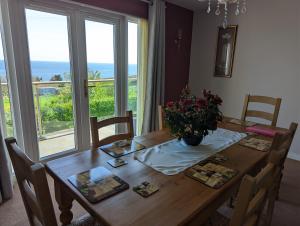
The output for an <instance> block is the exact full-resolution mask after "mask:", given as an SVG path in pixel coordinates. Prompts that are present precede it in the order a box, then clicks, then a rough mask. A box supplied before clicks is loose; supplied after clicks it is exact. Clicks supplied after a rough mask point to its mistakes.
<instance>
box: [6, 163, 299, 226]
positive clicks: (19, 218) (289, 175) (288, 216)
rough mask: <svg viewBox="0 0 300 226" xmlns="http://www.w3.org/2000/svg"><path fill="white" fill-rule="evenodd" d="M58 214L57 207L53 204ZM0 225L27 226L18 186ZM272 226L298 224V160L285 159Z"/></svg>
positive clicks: (79, 212)
mask: <svg viewBox="0 0 300 226" xmlns="http://www.w3.org/2000/svg"><path fill="white" fill-rule="evenodd" d="M49 184H50V189H51V191H53V181H52V179H49ZM54 203H55V202H54ZM72 210H73V213H74V216H75V217H78V216H80V215H83V214H84V213H85V211H84V210H83V209H82V208H81V207H80V206H79V205H78V204H77V203H74V206H73V209H72ZM55 211H56V213H57V216H58V213H59V211H58V208H57V206H56V205H55ZM0 225H1V226H28V225H29V224H28V221H27V216H26V213H25V209H24V206H23V202H22V199H21V197H20V193H19V190H18V187H17V186H16V187H15V194H14V198H13V199H12V200H9V201H7V202H6V203H4V204H2V205H1V206H0ZM272 225H273V226H299V225H300V162H298V161H294V160H287V162H286V168H285V171H284V178H283V181H282V185H281V190H280V198H279V201H278V202H277V203H276V206H275V211H274V216H273V222H272Z"/></svg>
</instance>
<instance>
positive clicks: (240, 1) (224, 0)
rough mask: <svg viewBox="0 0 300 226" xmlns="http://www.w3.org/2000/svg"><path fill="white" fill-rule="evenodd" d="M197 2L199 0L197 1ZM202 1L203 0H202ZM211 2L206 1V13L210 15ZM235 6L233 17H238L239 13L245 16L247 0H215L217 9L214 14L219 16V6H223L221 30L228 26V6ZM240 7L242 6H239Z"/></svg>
mask: <svg viewBox="0 0 300 226" xmlns="http://www.w3.org/2000/svg"><path fill="white" fill-rule="evenodd" d="M198 1H199V2H200V1H201V0H198ZM202 1H203V0H202ZM211 2H212V0H208V8H207V11H206V12H207V13H208V14H209V13H211V11H212V10H211ZM229 4H236V10H235V15H236V16H238V15H240V13H243V14H245V13H246V12H247V0H217V8H216V10H215V14H216V15H217V16H219V15H220V14H221V5H224V21H223V28H224V29H225V28H226V27H227V25H228V5H229ZM241 5H242V6H241Z"/></svg>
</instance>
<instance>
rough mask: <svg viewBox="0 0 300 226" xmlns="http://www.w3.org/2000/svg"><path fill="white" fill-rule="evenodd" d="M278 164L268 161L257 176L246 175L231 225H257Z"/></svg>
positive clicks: (276, 172)
mask: <svg viewBox="0 0 300 226" xmlns="http://www.w3.org/2000/svg"><path fill="white" fill-rule="evenodd" d="M276 174H278V166H277V165H275V164H274V163H268V164H267V166H266V167H265V168H263V169H262V170H261V171H260V172H259V173H258V174H257V176H255V177H252V176H249V175H246V176H245V177H244V178H243V180H242V183H241V185H240V189H239V192H238V195H237V201H236V205H235V208H234V211H233V215H232V218H231V220H230V223H229V225H230V226H243V225H247V226H256V225H257V224H258V222H259V221H260V218H261V213H262V211H263V209H264V206H265V204H266V200H267V198H268V194H269V191H270V190H271V189H272V186H273V181H274V180H275V175H276Z"/></svg>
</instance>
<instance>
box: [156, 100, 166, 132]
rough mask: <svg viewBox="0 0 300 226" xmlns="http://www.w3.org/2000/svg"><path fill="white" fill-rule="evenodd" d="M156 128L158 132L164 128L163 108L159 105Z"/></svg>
mask: <svg viewBox="0 0 300 226" xmlns="http://www.w3.org/2000/svg"><path fill="white" fill-rule="evenodd" d="M158 128H159V130H163V129H165V128H166V124H165V114H164V108H163V106H161V105H158Z"/></svg>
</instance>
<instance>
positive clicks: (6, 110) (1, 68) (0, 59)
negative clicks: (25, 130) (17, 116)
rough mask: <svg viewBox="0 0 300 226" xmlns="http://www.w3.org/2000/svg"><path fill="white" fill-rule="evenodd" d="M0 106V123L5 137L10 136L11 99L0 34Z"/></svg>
mask: <svg viewBox="0 0 300 226" xmlns="http://www.w3.org/2000/svg"><path fill="white" fill-rule="evenodd" d="M0 79H1V87H0V94H1V97H0V98H1V100H0V108H1V123H2V128H3V131H4V133H5V134H4V136H5V137H11V136H13V135H14V131H13V121H12V120H13V119H12V112H11V101H10V95H9V88H8V80H7V73H6V68H5V61H4V54H3V45H2V38H1V36H0Z"/></svg>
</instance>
